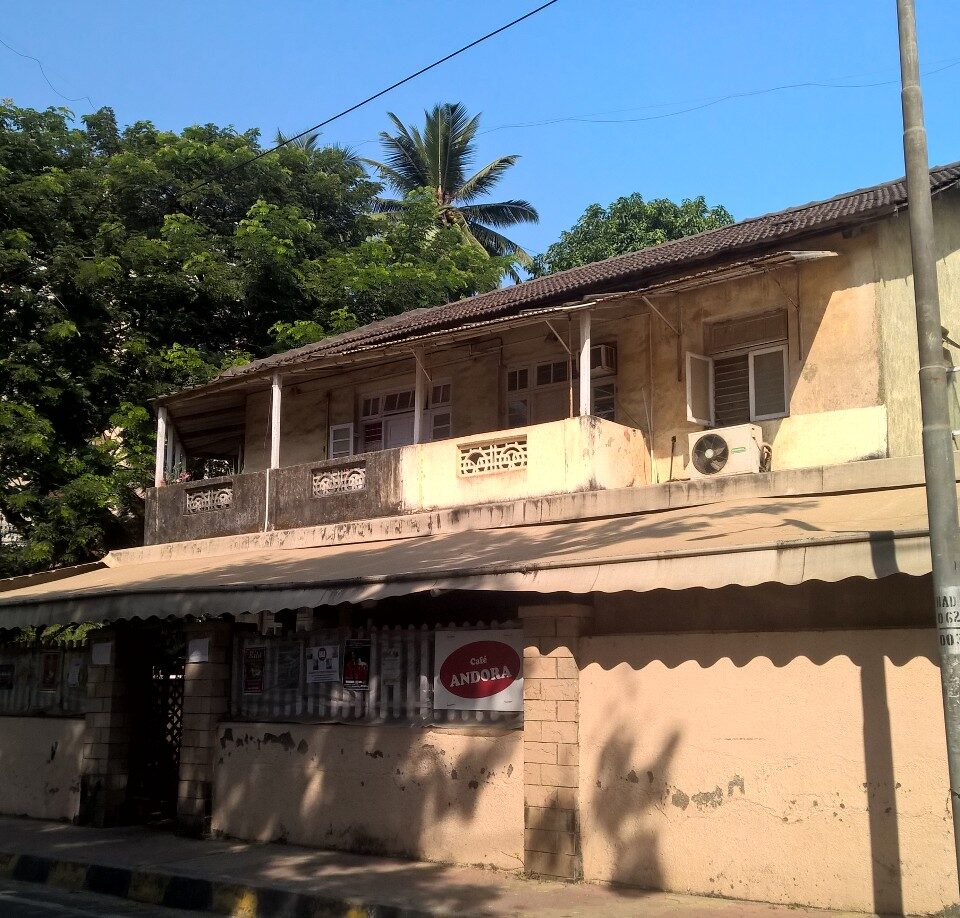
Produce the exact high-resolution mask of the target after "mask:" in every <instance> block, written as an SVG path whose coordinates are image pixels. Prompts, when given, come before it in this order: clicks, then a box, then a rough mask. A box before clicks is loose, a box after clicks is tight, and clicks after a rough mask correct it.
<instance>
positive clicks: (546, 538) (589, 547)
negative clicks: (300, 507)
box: [0, 487, 930, 628]
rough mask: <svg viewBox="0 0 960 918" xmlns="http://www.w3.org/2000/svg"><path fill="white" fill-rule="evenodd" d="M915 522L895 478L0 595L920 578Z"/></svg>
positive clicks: (30, 614)
mask: <svg viewBox="0 0 960 918" xmlns="http://www.w3.org/2000/svg"><path fill="white" fill-rule="evenodd" d="M926 527H927V516H926V505H925V495H924V489H923V488H922V487H906V488H899V489H892V490H883V491H860V492H852V493H844V494H821V495H815V496H810V495H805V496H799V497H768V498H763V499H756V500H749V501H732V502H731V501H728V502H723V503H717V504H710V505H707V506H698V507H686V508H683V509H679V510H668V511H663V512H657V513H646V514H638V515H631V516H623V517H615V518H608V519H598V520H581V521H573V522H568V523H560V524H553V525H539V526H523V527H514V528H509V529H487V530H479V531H470V532H461V533H451V534H446V535H435V536H423V537H416V538H406V539H398V540H393V541H381V542H367V543H363V544H350V545H335V546H325V547H318V548H306V549H274V550H270V551H258V552H246V553H239V554H218V555H209V556H205V557H202V556H201V557H190V558H187V559H182V558H181V559H177V560H157V561H151V562H147V563H142V562H141V563H128V562H125V563H120V564H116V566H108V567H105V568H101V569H99V570H94V571H89V572H85V573H80V574H77V575H75V576H72V577H68V578H66V579H63V580H58V581H54V582H47V583H38V584H35V585H30V586H26V587H22V588H20V589H16V590H10V591H8V592H5V593H2V594H0V627H4V628H14V627H26V626H32V625H40V624H55V623H60V622H76V621H110V620H116V619H130V618H149V617H152V616H159V617H161V618H164V617H168V616H171V615H172V616H187V615H190V616H199V615H222V614H234V615H243V614H248V613H256V612H263V611H271V612H275V611H279V610H280V609H296V608H301V607H316V606H323V605H337V604H339V603H344V602H361V601H364V600H371V599H382V598H385V597H388V596H397V595H402V594H408V593H416V592H421V591H424V590H499V591H511V592H539V593H558V592H564V593H579V594H584V593H592V592H601V593H614V592H622V591H638V592H640V591H649V590H654V589H671V590H683V589H690V588H693V587H706V588H711V589H716V588H720V587H724V586H729V585H733V584H737V585H741V586H756V585H759V584H762V583H770V582H777V583H783V584H799V583H802V582H804V581H808V580H822V581H830V582H832V581H837V580H842V579H845V578H848V577H868V578H879V577H886V576H890V575H892V574H896V573H904V574H910V575H922V574H927V573H929V571H930V554H929V544H928V539H927V533H926ZM107 563H108V564H111V559H110V558H108V559H107Z"/></svg>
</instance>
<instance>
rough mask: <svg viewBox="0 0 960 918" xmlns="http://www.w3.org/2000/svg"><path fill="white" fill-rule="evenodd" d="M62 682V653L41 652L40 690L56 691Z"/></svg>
mask: <svg viewBox="0 0 960 918" xmlns="http://www.w3.org/2000/svg"><path fill="white" fill-rule="evenodd" d="M59 684H60V654H59V653H58V652H56V651H53V652H50V653H42V654H40V691H41V692H52V691H55V690H56V688H57V686H58V685H59Z"/></svg>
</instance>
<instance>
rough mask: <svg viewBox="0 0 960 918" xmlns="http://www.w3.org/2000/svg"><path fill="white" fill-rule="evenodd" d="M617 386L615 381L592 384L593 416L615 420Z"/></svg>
mask: <svg viewBox="0 0 960 918" xmlns="http://www.w3.org/2000/svg"><path fill="white" fill-rule="evenodd" d="M616 405H617V386H616V383H612V382H606V383H594V386H593V414H594V417H598V418H602V419H603V420H605V421H614V420H616V415H617V408H616Z"/></svg>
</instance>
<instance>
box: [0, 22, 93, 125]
mask: <svg viewBox="0 0 960 918" xmlns="http://www.w3.org/2000/svg"><path fill="white" fill-rule="evenodd" d="M0 45H3V47H4V48H6V49H7V50H8V51H12V52H13V53H14V54H16V55H17V56H18V57H23V58H26V59H27V60H28V61H33V62H34V63H35V64H36V65H37V66H38V67H39V68H40V74H41V75H42V76H43V78H44V80H46V83H47V86H49V87H50V88H51V89H52V90H53V91H54V92H55V93H56V94H57V95H58V96H60V98H61V99H66V101H67V102H82V101H83V100H84V99H86V100H87V102H89V103H90V108H93V107H94V106H93V99H91V98H90V96H77V98H76V99H71V98H70V96H65V95H64V94H63V93H62V92H60V90H59V89H57V87H56V86H54V85H53V83H51V82H50V77H48V76H47V71H46V70H44V69H43V61H41V60H40V58H39V57H34V56H33V55H32V54H24V53H23V51H18V50H17V49H16V48H14V47H13V45H8V44H7V43H6V42H5V41H4V40H3V39H2V38H0Z"/></svg>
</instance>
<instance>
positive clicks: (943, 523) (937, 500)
mask: <svg viewBox="0 0 960 918" xmlns="http://www.w3.org/2000/svg"><path fill="white" fill-rule="evenodd" d="M897 20H898V24H899V31H900V80H901V85H902V92H901V98H902V102H903V153H904V160H905V162H906V174H907V200H908V213H909V216H910V248H911V253H912V255H913V292H914V298H915V300H916V310H917V339H918V344H919V351H920V411H921V416H922V419H923V470H924V476H925V478H926V482H927V517H928V519H929V521H930V554H931V555H932V558H933V611H934V615H935V616H936V622H937V633H938V637H939V644H940V681H941V685H942V687H943V713H944V717H945V720H946V730H947V758H948V762H949V767H950V804H951V807H952V810H953V835H954V846H955V848H956V850H957V864H958V870H960V844H958V839H960V526H958V521H957V488H956V479H955V476H954V466H953V436H952V432H951V429H950V418H949V411H948V408H947V395H948V374H947V365H946V361H945V360H944V356H943V330H942V328H941V325H940V291H939V288H938V285H937V261H936V247H935V246H934V233H933V201H932V198H931V195H930V171H929V170H930V167H929V163H928V162H927V132H926V128H925V127H924V124H923V97H922V95H921V92H920V64H919V59H918V53H917V20H916V8H915V0H897Z"/></svg>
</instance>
